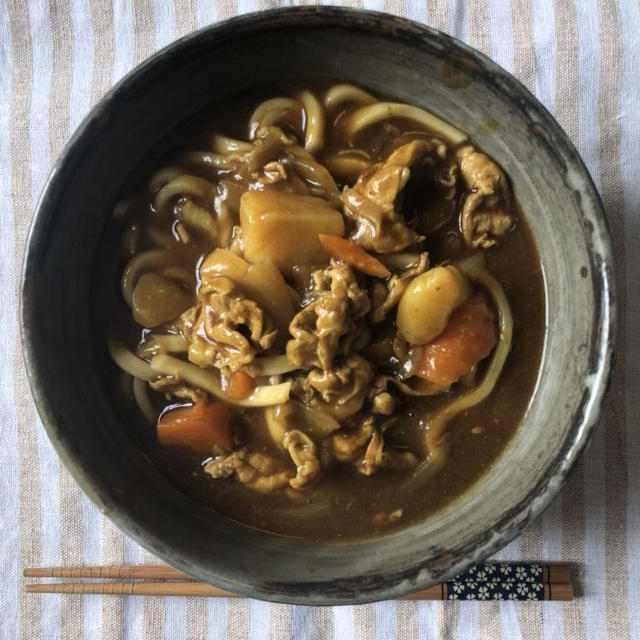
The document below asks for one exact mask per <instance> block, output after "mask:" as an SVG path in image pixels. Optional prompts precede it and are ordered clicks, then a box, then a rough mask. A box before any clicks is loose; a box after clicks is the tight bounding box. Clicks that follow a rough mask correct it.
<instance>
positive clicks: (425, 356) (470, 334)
mask: <svg viewBox="0 0 640 640" xmlns="http://www.w3.org/2000/svg"><path fill="white" fill-rule="evenodd" d="M496 342H497V335H496V322H495V316H494V314H493V313H492V312H491V310H490V309H489V308H488V307H487V303H486V302H485V301H484V298H482V296H479V295H476V296H473V297H472V298H470V299H469V300H467V301H466V302H465V303H464V304H462V305H461V306H460V307H458V308H457V309H456V310H455V311H454V312H453V313H452V314H451V317H450V318H449V322H448V323H447V326H446V327H445V329H444V331H443V332H442V333H441V334H440V335H439V336H437V337H436V338H435V339H434V340H432V341H431V342H430V343H429V344H426V345H424V346H421V347H417V348H416V349H415V351H414V365H415V369H414V373H415V375H416V376H418V377H420V378H424V379H425V380H429V382H434V383H436V384H440V385H449V384H453V383H454V382H456V381H457V380H459V379H460V378H461V377H462V376H463V375H465V374H466V373H469V372H470V371H471V370H472V369H473V367H475V366H476V364H477V363H478V362H480V360H482V359H483V358H486V357H487V356H488V355H489V354H490V353H491V351H492V350H493V348H494V347H495V346H496Z"/></svg>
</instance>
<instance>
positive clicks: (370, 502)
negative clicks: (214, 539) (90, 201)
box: [109, 83, 543, 539]
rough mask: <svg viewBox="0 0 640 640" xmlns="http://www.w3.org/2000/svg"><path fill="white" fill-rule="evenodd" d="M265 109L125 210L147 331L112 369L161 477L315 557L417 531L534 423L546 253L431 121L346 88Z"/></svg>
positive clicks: (203, 139) (486, 170) (211, 137)
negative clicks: (325, 546) (140, 418)
mask: <svg viewBox="0 0 640 640" xmlns="http://www.w3.org/2000/svg"><path fill="white" fill-rule="evenodd" d="M251 102H252V101H251V100H250V99H249V98H248V97H246V96H245V97H243V98H239V99H238V100H237V101H229V103H228V105H227V108H226V113H227V116H228V117H222V116H221V114H223V115H224V112H225V108H221V109H220V110H218V111H217V112H216V113H214V114H213V115H212V113H211V112H209V113H208V114H207V116H206V118H205V117H204V116H203V117H200V118H199V119H197V124H196V125H194V126H192V127H191V128H190V129H189V128H187V129H185V131H188V132H189V133H185V134H184V135H185V137H184V139H183V140H182V147H181V148H180V149H179V150H175V149H173V150H172V151H171V152H170V153H169V154H168V155H167V157H166V161H165V162H163V163H162V164H158V165H157V166H156V168H155V171H154V172H152V173H151V174H150V175H149V176H147V178H146V179H145V180H144V181H143V183H142V186H141V187H140V188H139V189H136V190H132V191H131V193H130V194H128V195H127V197H126V198H124V199H123V200H122V201H121V202H120V203H119V204H118V205H117V206H116V208H115V210H114V215H115V217H116V218H117V220H118V221H119V224H121V225H122V244H123V251H124V255H125V258H124V260H123V264H124V266H123V272H122V298H123V300H124V303H126V305H127V307H126V309H127V310H126V312H125V311H122V310H121V311H122V314H126V315H127V316H128V318H129V325H130V327H131V326H132V325H133V323H135V326H136V327H138V329H137V333H136V337H135V339H134V340H131V339H130V338H127V337H126V336H127V335H128V336H131V335H132V334H131V329H129V331H128V332H125V331H115V330H114V331H113V332H112V333H113V335H111V336H110V342H109V345H110V351H111V355H112V358H113V360H114V361H115V362H116V364H117V365H118V366H119V367H120V368H121V369H123V370H124V371H125V372H126V373H127V374H130V376H131V377H132V379H133V384H132V387H131V390H132V391H131V393H132V396H133V397H134V398H135V401H136V404H137V406H138V408H139V411H140V412H141V413H142V414H143V415H144V416H145V417H146V419H147V420H148V422H149V423H150V425H153V429H154V436H155V437H154V442H155V447H154V449H153V454H154V455H155V457H156V460H157V461H158V464H160V465H162V466H163V467H164V468H166V470H167V471H168V473H170V475H171V476H172V477H173V478H175V479H176V481H177V482H178V483H179V484H180V485H181V486H183V487H184V488H185V490H187V491H189V492H191V493H192V494H194V495H197V496H198V497H199V498H200V499H202V500H204V501H205V502H206V503H207V504H209V505H211V506H212V507H213V508H214V509H215V510H216V511H217V512H219V513H221V514H223V515H225V516H228V517H231V518H233V519H235V520H237V521H240V522H243V523H245V524H247V525H250V526H254V527H259V528H263V529H266V530H269V531H273V532H277V533H282V534H285V535H292V536H300V537H305V538H324V539H337V538H357V537H363V536H371V535H375V534H379V533H383V532H386V531H389V530H391V529H394V528H398V527H403V526H407V525H408V524H410V523H412V522H416V521H418V520H420V519H422V518H424V517H425V516H427V515H428V514H430V513H432V512H434V511H435V510H436V509H439V508H441V507H442V506H444V505H446V504H448V503H450V502H451V501H452V500H453V499H455V498H456V497H457V496H459V495H460V494H461V493H462V492H463V491H464V490H466V489H467V488H469V487H470V486H471V485H472V484H473V483H474V482H475V481H476V480H477V479H478V478H479V477H480V476H481V475H482V473H484V472H485V471H486V469H487V468H488V467H489V466H490V465H491V464H492V462H493V461H494V460H495V458H496V457H497V456H498V454H499V453H500V451H501V450H502V448H503V447H504V445H505V444H506V442H507V441H508V439H509V437H510V436H511V435H512V433H513V431H514V430H515V428H516V427H517V425H518V423H519V422H520V420H521V418H522V416H523V414H524V411H525V410H526V406H527V403H528V400H529V397H530V395H531V392H532V389H533V385H534V382H535V378H536V374H537V370H538V365H539V359H540V350H541V343H542V333H543V302H542V282H541V274H540V268H539V262H538V258H537V255H536V252H535V248H534V246H533V243H532V240H531V237H530V235H529V232H528V230H527V228H526V225H525V222H524V220H523V219H522V217H521V216H520V215H518V213H517V208H516V203H515V202H514V199H513V195H512V192H511V188H510V186H509V184H508V182H507V179H506V177H505V175H504V173H503V171H502V170H501V169H500V167H499V166H498V165H497V164H496V163H495V162H494V161H493V160H492V159H491V158H489V157H488V156H487V155H485V154H484V153H482V152H481V151H480V150H479V149H477V148H476V147H475V146H474V145H473V144H472V142H471V141H470V140H469V139H468V137H467V135H466V134H465V133H463V132H461V131H459V130H458V129H456V128H454V127H453V126H451V125H450V124H448V123H447V122H444V121H443V120H441V119H439V118H437V117H436V116H434V115H432V114H430V113H428V112H426V111H423V110H422V109H418V108H417V107H413V106H410V105H405V104H399V103H395V102H385V101H380V100H378V99H377V98H375V97H374V96H372V95H370V94H369V93H367V92H365V91H363V90H362V89H360V88H357V87H355V86H352V85H346V84H335V85H321V84H320V83H310V84H308V85H306V86H305V87H304V88H293V89H290V90H288V91H284V92H283V93H282V95H281V96H277V97H273V94H272V95H271V96H267V99H263V100H257V101H255V102H253V104H252V105H251ZM248 106H253V107H254V108H253V110H252V111H251V112H249V113H250V114H249V115H248V117H246V119H244V121H243V122H242V123H240V126H238V121H237V120H238V118H237V117H236V118H235V119H234V117H233V116H232V115H231V114H232V113H236V114H238V113H247V107H248ZM205 121H206V124H203V122H205ZM203 131H206V135H203ZM230 135H233V136H234V137H230ZM185 143H188V145H189V146H187V147H186V148H185V146H184V145H185ZM118 325H122V321H120V322H114V326H118ZM134 333H135V332H134Z"/></svg>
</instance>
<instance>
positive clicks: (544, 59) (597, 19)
mask: <svg viewBox="0 0 640 640" xmlns="http://www.w3.org/2000/svg"><path fill="white" fill-rule="evenodd" d="M302 3H303V4H307V2H305V1H303V2H302ZM278 4H279V3H278V2H276V1H269V0H266V1H265V0H215V1H212V0H187V1H184V2H179V1H178V0H175V2H171V1H167V0H112V1H111V2H110V1H108V0H30V1H29V2H24V1H23V0H3V1H2V2H0V216H1V220H0V295H1V304H0V367H1V370H0V425H1V429H0V464H1V468H0V469H1V472H2V473H0V509H1V511H0V513H1V519H0V548H1V550H2V551H1V556H0V562H1V574H0V575H2V580H0V594H1V600H0V601H1V602H2V606H3V611H2V616H1V617H0V637H1V638H2V639H3V640H5V639H6V640H14V639H15V638H18V637H20V638H29V639H31V638H34V639H35V638H47V639H49V638H52V639H54V638H62V639H64V640H67V639H74V638H96V639H97V638H101V639H104V640H113V639H117V638H133V639H137V638H143V639H145V640H146V639H148V640H158V639H159V638H168V639H174V638H190V639H196V638H212V639H213V638H216V639H236V638H238V639H240V638H251V640H258V639H263V638H273V639H286V638H296V639H308V638H335V639H336V640H339V639H347V640H352V639H357V640H364V639H365V638H366V639H368V638H380V639H387V638H396V637H397V638H418V637H420V638H461V639H462V638H465V639H466V638H480V639H483V638H491V639H493V638H498V637H503V638H509V639H511V638H527V639H529V638H535V639H537V638H549V639H552V638H553V639H556V638H567V639H574V638H595V639H598V640H599V639H601V638H611V639H615V640H618V639H623V638H631V637H635V638H640V607H639V606H638V602H639V596H640V541H639V535H640V534H639V530H640V437H639V434H638V427H637V422H636V416H637V414H638V409H639V408H640V406H639V400H640V392H639V391H638V389H639V385H638V383H639V382H640V365H639V360H638V355H637V354H638V347H639V343H638V335H639V334H640V323H639V319H638V318H639V316H638V309H639V308H640V288H639V287H638V285H637V279H636V277H635V274H636V273H637V271H638V268H639V267H640V262H639V260H640V258H639V256H640V180H639V179H638V178H639V177H640V121H639V120H638V118H637V115H636V107H637V105H638V104H640V80H639V78H638V73H637V68H636V67H637V64H638V61H639V60H640V7H639V6H638V0H618V1H617V2H616V1H614V0H470V1H468V2H467V1H465V0H406V1H404V0H388V1H386V2H383V1H382V0H369V1H367V2H362V3H361V2H353V3H352V4H353V5H354V6H365V7H367V8H371V9H379V10H384V11H388V12H391V13H396V14H399V15H404V16H408V17H410V18H412V19H414V20H417V21H419V22H424V23H427V24H430V25H432V26H434V27H437V28H439V29H441V30H443V31H446V32H448V33H450V34H452V35H454V36H456V37H458V38H460V39H462V40H464V41H466V42H468V43H469V44H471V45H472V46H474V47H477V48H478V49H480V50H481V51H483V52H484V53H486V54H488V55H490V56H491V57H493V58H494V59H495V60H496V61H497V62H498V63H500V64H501V65H502V66H504V67H505V68H506V69H507V70H509V71H511V72H512V73H514V74H515V75H516V76H517V77H518V78H519V79H520V80H521V81H522V82H523V83H524V84H525V85H527V86H528V88H529V89H530V90H532V91H533V92H534V93H535V94H536V95H537V96H538V97H539V98H540V99H541V100H542V101H543V102H544V104H545V105H546V106H547V107H548V108H549V110H550V111H551V112H552V113H554V115H555V116H556V118H557V119H558V121H559V122H560V124H561V125H562V126H563V127H564V128H565V130H566V131H567V132H568V134H569V136H570V137H571V138H572V139H573V140H574V142H575V143H576V145H577V147H578V149H579V151H580V152H581V154H582V156H583V158H584V160H585V162H586V163H587V165H588V167H589V169H590V170H591V172H592V175H593V177H594V179H595V181H596V183H597V185H598V187H599V189H600V192H601V194H602V197H603V200H604V203H605V207H606V210H607V215H608V218H609V223H610V225H611V231H612V234H613V238H614V244H615V250H616V266H617V276H618V284H619V294H620V298H621V309H620V311H621V318H622V326H621V331H620V349H619V351H618V365H617V369H616V374H615V376H614V380H613V384H612V389H611V393H610V395H609V399H608V405H607V410H606V416H605V419H604V420H603V424H602V425H601V427H600V428H599V429H598V430H597V432H596V434H595V436H594V439H593V442H592V444H591V446H590V448H589V450H588V452H587V454H586V455H585V457H584V459H583V460H582V462H580V463H579V464H578V466H577V468H576V469H575V471H574V473H573V475H572V477H571V479H570V481H569V483H568V484H567V486H566V487H565V489H564V490H563V492H562V494H561V496H560V498H559V499H557V500H556V501H555V503H554V504H553V505H552V506H551V507H550V508H549V509H548V510H547V512H546V513H545V514H544V515H543V516H542V517H541V518H540V519H539V520H538V521H537V522H535V523H534V524H533V525H532V526H531V527H530V528H529V529H528V530H527V531H526V532H525V533H524V535H523V536H522V537H521V538H519V539H518V540H516V541H515V542H513V543H512V544H511V545H509V547H508V548H506V549H504V550H503V551H502V552H501V554H500V558H502V559H505V560H507V559H508V560H518V559H522V560H545V561H564V562H572V563H575V566H576V567H577V569H578V574H579V576H580V589H581V592H582V595H581V597H579V598H578V599H577V600H576V601H575V602H573V603H568V604H561V603H545V604H540V603H523V604H516V603H460V604H456V603H451V602H448V603H427V602H421V603H415V602H412V603H407V602H402V603H396V602H385V603H378V604H375V605H366V606H359V607H339V608H313V607H290V606H284V605H273V604H266V603H262V602H258V601H250V600H229V601H227V600H213V599H212V600H204V599H184V598H173V599H169V598H156V599H151V598H149V599H136V598H128V599H125V598H117V597H109V598H102V597H100V596H88V597H84V598H80V597H59V596H46V597H40V596H35V595H32V596H28V595H24V594H23V593H22V579H21V577H20V573H21V569H22V567H24V566H37V565H60V564H64V565H78V564H112V563H113V564H125V563H126V564H132V563H139V562H152V561H153V558H152V557H150V556H149V555H148V554H147V553H146V552H142V551H141V550H140V549H139V548H138V547H137V546H136V545H135V544H134V543H132V542H131V541H129V540H128V539H126V538H125V537H124V536H123V535H122V533H120V532H119V531H118V530H117V529H116V528H115V527H114V526H113V525H111V523H110V522H109V521H108V520H106V519H104V518H103V517H102V516H101V515H100V514H99V513H98V512H97V511H96V510H95V509H94V507H93V506H92V505H91V504H89V503H88V501H87V500H86V498H84V497H83V495H82V494H81V493H80V491H79V489H78V488H77V487H76V485H75V484H74V482H73V481H72V480H71V478H70V476H69V475H68V473H67V472H66V470H65V469H64V468H62V466H61V464H60V462H59V461H58V458H57V457H56V456H55V454H54V452H53V450H52V448H51V446H50V444H49V442H48V440H47V439H46V436H45V435H44V432H43V429H42V427H41V425H40V424H39V421H38V418H37V415H36V411H35V409H34V405H33V402H32V400H31V396H30V393H29V389H28V385H27V382H26V378H25V373H24V368H23V364H22V356H21V350H20V343H19V335H18V330H17V300H18V287H19V277H20V268H21V262H22V256H23V250H24V246H25V241H26V236H27V232H28V228H29V222H30V218H31V214H32V211H33V209H34V206H35V203H36V201H37V197H38V194H39V192H40V190H41V188H42V186H43V184H44V181H45V179H46V176H47V174H48V172H49V170H50V167H51V164H52V161H53V160H54V159H55V158H56V156H57V155H58V153H59V152H60V150H61V148H62V146H63V144H64V143H65V141H66V140H67V139H68V138H69V136H70V134H71V132H72V131H73V129H74V128H75V127H76V126H77V125H78V124H79V123H80V121H81V119H82V117H83V116H84V115H85V114H86V113H87V111H88V109H89V108H90V107H91V105H92V104H94V103H95V102H96V101H97V100H98V99H99V98H100V96H101V95H103V94H104V93H105V91H106V90H107V89H108V88H109V87H110V86H111V85H112V84H113V83H114V82H116V81H117V80H118V79H119V78H120V77H121V76H122V75H123V74H124V73H125V72H126V71H128V70H129V69H131V68H132V67H133V66H134V65H135V64H137V63H138V62H140V61H141V60H143V59H144V58H145V57H147V56H148V55H150V54H151V53H152V52H154V51H155V50H157V49H158V48H160V47H162V46H164V45H165V44H167V43H169V42H170V41H172V40H173V39H175V38H176V37H178V36H181V35H184V34H186V33H189V32H190V31H192V30H194V29H195V28H198V27H202V26H206V25H207V24H210V23H211V22H214V21H217V20H222V19H225V18H227V17H230V16H232V15H235V14H237V13H242V12H247V11H252V10H256V9H265V8H270V7H273V6H278ZM282 4H283V5H285V4H286V5H290V4H295V2H283V3H282Z"/></svg>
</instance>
